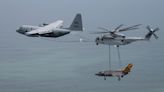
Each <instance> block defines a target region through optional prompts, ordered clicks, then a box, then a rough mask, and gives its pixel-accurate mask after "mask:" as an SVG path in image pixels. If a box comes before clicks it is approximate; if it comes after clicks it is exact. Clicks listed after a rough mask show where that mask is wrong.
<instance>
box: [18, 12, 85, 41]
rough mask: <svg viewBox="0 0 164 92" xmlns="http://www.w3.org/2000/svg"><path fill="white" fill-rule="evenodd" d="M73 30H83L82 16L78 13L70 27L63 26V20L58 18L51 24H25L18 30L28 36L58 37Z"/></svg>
mask: <svg viewBox="0 0 164 92" xmlns="http://www.w3.org/2000/svg"><path fill="white" fill-rule="evenodd" d="M72 31H76V32H82V31H83V25H82V17H81V14H77V15H76V16H75V18H74V20H73V22H72V24H71V25H70V27H69V28H63V21H62V20H57V21H55V22H53V23H50V24H45V23H44V24H43V25H42V26H30V25H23V26H21V27H20V28H19V29H18V30H16V32H18V33H20V34H23V35H26V36H28V37H52V38H57V37H60V36H64V35H66V34H69V33H70V32H72Z"/></svg>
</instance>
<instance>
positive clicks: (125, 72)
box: [122, 63, 133, 75]
mask: <svg viewBox="0 0 164 92" xmlns="http://www.w3.org/2000/svg"><path fill="white" fill-rule="evenodd" d="M132 67H133V64H131V63H130V64H128V66H127V67H125V69H124V70H123V71H122V72H123V73H124V74H125V75H126V74H128V73H129V72H130V71H131V69H132Z"/></svg>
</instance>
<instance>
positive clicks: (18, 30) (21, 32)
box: [16, 29, 25, 34]
mask: <svg viewBox="0 0 164 92" xmlns="http://www.w3.org/2000/svg"><path fill="white" fill-rule="evenodd" d="M16 32H18V33H20V34H25V32H24V31H22V30H20V29H17V30H16Z"/></svg>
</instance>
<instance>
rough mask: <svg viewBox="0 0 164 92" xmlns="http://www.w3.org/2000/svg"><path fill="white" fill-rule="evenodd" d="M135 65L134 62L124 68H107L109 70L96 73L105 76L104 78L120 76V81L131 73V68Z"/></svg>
mask: <svg viewBox="0 0 164 92" xmlns="http://www.w3.org/2000/svg"><path fill="white" fill-rule="evenodd" d="M132 67H133V64H128V66H127V67H126V68H125V69H123V70H116V71H113V70H107V71H100V72H99V73H96V74H95V75H97V76H100V77H104V80H106V77H118V81H120V80H121V78H123V77H124V76H125V75H127V74H129V72H130V71H131V68H132Z"/></svg>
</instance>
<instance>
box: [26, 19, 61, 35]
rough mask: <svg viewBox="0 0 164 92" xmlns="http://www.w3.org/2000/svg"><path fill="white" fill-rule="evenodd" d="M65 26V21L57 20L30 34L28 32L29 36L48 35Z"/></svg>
mask: <svg viewBox="0 0 164 92" xmlns="http://www.w3.org/2000/svg"><path fill="white" fill-rule="evenodd" d="M62 26H63V21H62V20H57V21H55V22H53V23H51V24H49V25H47V26H44V27H41V28H38V29H36V30H32V31H30V32H27V33H26V34H27V35H34V34H46V33H51V32H53V30H55V29H56V28H60V27H62Z"/></svg>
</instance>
